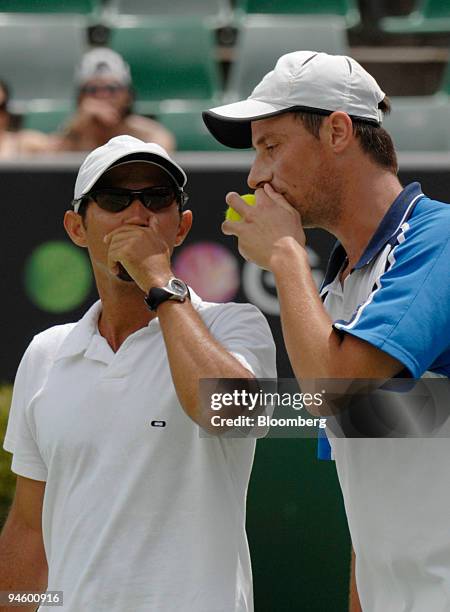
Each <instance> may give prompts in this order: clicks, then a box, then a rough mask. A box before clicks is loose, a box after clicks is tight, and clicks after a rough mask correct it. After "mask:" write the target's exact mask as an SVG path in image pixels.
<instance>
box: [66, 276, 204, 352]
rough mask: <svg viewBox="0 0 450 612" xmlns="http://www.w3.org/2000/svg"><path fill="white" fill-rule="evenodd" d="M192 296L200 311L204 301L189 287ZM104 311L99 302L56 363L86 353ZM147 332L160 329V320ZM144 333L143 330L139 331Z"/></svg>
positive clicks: (72, 334) (68, 339)
mask: <svg viewBox="0 0 450 612" xmlns="http://www.w3.org/2000/svg"><path fill="white" fill-rule="evenodd" d="M189 292H190V294H191V302H192V305H193V306H194V308H195V310H199V308H200V306H201V304H202V299H201V298H200V297H199V296H198V295H197V294H196V293H195V292H194V291H193V290H192V289H191V288H190V287H189ZM101 311H102V302H101V300H97V302H95V303H94V304H93V305H92V306H91V307H90V308H89V310H88V311H87V312H86V313H85V314H84V316H83V317H82V318H81V319H80V320H79V321H78V323H76V324H75V325H74V327H73V328H72V329H71V330H70V332H69V333H68V335H67V336H66V338H65V339H64V341H63V342H62V344H61V346H60V348H59V351H58V353H57V355H56V357H55V361H57V360H59V359H64V358H66V357H74V356H75V355H79V354H80V353H84V352H86V351H87V349H88V348H89V346H90V344H91V341H92V337H93V336H94V335H95V334H97V333H98V331H97V330H98V327H97V324H98V319H99V316H100V313H101ZM143 329H147V330H155V331H156V330H157V329H159V319H158V317H155V318H154V319H152V320H151V321H150V322H149V324H148V326H147V327H146V328H143ZM138 331H142V330H138Z"/></svg>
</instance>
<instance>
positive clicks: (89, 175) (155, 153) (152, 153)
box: [74, 136, 187, 200]
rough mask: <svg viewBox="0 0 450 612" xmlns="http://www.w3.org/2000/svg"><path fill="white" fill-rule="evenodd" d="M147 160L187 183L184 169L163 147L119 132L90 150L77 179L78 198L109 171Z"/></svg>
mask: <svg viewBox="0 0 450 612" xmlns="http://www.w3.org/2000/svg"><path fill="white" fill-rule="evenodd" d="M132 161H134V162H139V161H141V162H147V163H150V164H153V165H155V166H158V167H159V168H161V169H162V170H164V171H165V172H166V173H167V174H168V175H169V177H170V178H171V179H172V180H173V181H174V183H175V184H176V185H177V186H178V187H179V188H180V189H183V187H184V186H185V185H186V183H187V176H186V174H185V172H184V170H183V169H182V168H181V167H180V166H179V165H178V164H177V163H176V162H174V161H173V159H171V157H170V156H169V154H168V153H167V151H166V150H165V149H163V147H161V146H160V145H158V144H156V143H155V142H144V141H143V140H139V138H134V137H133V136H116V137H115V138H111V140H109V141H108V142H107V143H106V144H104V145H102V146H101V147H98V148H97V149H94V150H93V151H91V153H89V155H88V156H87V157H86V159H85V160H84V161H83V163H82V164H81V166H80V169H79V171H78V176H77V180H76V182H75V191H74V200H78V199H80V198H82V197H83V196H84V195H86V194H87V193H88V192H89V191H90V190H91V189H92V187H93V186H94V185H95V183H96V182H97V181H98V180H99V179H100V177H101V176H103V174H105V172H107V171H108V170H109V169H110V168H112V167H113V166H118V165H119V164H122V163H127V162H132Z"/></svg>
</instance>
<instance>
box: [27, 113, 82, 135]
mask: <svg viewBox="0 0 450 612" xmlns="http://www.w3.org/2000/svg"><path fill="white" fill-rule="evenodd" d="M72 112H73V109H70V108H60V109H58V110H45V109H42V110H30V109H28V110H27V112H26V113H25V115H24V116H23V122H22V127H23V128H24V129H27V130H39V131H40V132H46V133H47V134H48V133H51V132H56V131H58V130H59V129H61V127H62V126H63V125H64V123H65V121H66V120H67V119H68V118H69V117H70V115H71V114H72Z"/></svg>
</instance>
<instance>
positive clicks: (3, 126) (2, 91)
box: [0, 80, 51, 159]
mask: <svg viewBox="0 0 450 612" xmlns="http://www.w3.org/2000/svg"><path fill="white" fill-rule="evenodd" d="M8 107H9V87H8V85H7V84H6V83H5V82H4V81H1V80H0V159H12V158H14V157H17V156H20V155H27V154H32V153H44V152H46V151H48V150H49V149H50V148H51V139H50V138H49V136H47V135H46V134H42V133H41V132H37V131H35V130H16V131H14V129H13V126H12V117H11V113H10V112H9V108H8Z"/></svg>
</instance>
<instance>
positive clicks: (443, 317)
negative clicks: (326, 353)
mask: <svg viewBox="0 0 450 612" xmlns="http://www.w3.org/2000/svg"><path fill="white" fill-rule="evenodd" d="M431 221H432V222H430V223H428V224H427V226H426V227H422V228H421V229H420V230H418V229H416V230H415V231H412V230H411V229H410V228H409V226H408V227H407V228H405V230H404V233H403V235H400V236H399V243H398V244H397V246H395V247H394V248H393V250H392V251H391V253H390V255H389V258H388V262H387V268H386V270H385V272H384V273H383V274H382V275H381V276H380V277H379V278H378V280H377V282H376V283H375V286H374V288H373V290H372V293H371V294H370V295H369V297H368V299H367V300H366V301H365V302H364V303H363V304H361V305H360V306H359V307H358V308H357V310H356V312H355V313H354V314H353V317H352V319H351V320H350V321H335V322H334V327H335V329H337V330H339V331H341V332H345V333H349V334H352V335H353V336H356V337H358V338H361V339H362V340H365V341H367V342H370V344H372V345H373V346H375V347H377V348H379V349H381V350H382V351H384V352H386V353H388V354H389V355H391V356H392V357H394V358H395V359H397V360H398V361H400V362H401V363H403V365H404V366H405V367H406V368H407V369H408V370H409V371H410V373H411V375H412V376H413V377H414V378H419V377H420V376H422V374H423V373H424V372H425V371H426V370H427V369H429V368H430V366H431V365H432V364H433V363H434V362H435V361H436V360H437V359H438V358H439V357H440V356H442V355H443V354H444V353H446V351H448V349H449V348H450V308H449V304H450V282H449V281H450V238H449V234H450V231H449V230H450V223H449V217H448V215H446V216H445V223H439V219H438V218H436V217H434V218H433V219H432V220H431ZM449 362H450V359H449Z"/></svg>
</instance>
